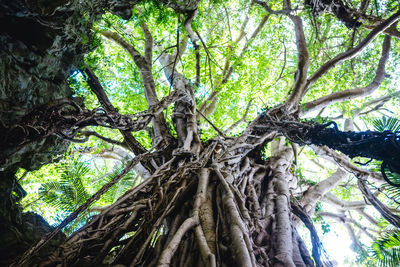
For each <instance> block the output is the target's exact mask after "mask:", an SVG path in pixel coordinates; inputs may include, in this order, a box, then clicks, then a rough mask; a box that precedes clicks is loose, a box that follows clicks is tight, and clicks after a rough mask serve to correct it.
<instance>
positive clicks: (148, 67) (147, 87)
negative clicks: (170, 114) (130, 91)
mask: <svg viewBox="0 0 400 267" xmlns="http://www.w3.org/2000/svg"><path fill="white" fill-rule="evenodd" d="M141 27H142V29H143V32H144V35H145V56H142V55H141V54H140V53H139V51H137V50H136V48H135V47H134V46H133V45H132V44H130V43H128V42H127V41H125V40H124V39H123V38H122V37H121V36H120V35H119V34H117V33H115V32H111V31H100V33H101V34H102V35H103V36H104V37H106V38H108V39H110V40H112V41H114V42H116V43H117V44H119V45H120V46H121V47H123V48H124V49H125V50H126V51H127V52H128V53H129V54H130V56H131V57H132V59H133V61H134V62H135V64H136V66H137V67H138V68H139V70H140V73H141V76H142V80H143V86H144V92H145V96H146V101H147V103H148V105H149V106H150V107H151V106H154V105H157V104H158V97H157V93H156V89H155V82H154V78H153V75H152V55H151V54H152V49H153V48H152V47H153V38H152V36H151V33H150V31H149V30H148V27H147V25H146V24H144V23H142V25H141ZM153 129H154V138H153V139H154V140H153V141H154V143H158V142H159V141H160V140H163V139H172V135H171V133H170V131H169V129H168V126H167V124H166V121H165V118H164V115H163V114H162V113H160V114H158V115H156V116H154V119H153ZM164 141H165V142H166V143H168V141H167V140H164Z"/></svg>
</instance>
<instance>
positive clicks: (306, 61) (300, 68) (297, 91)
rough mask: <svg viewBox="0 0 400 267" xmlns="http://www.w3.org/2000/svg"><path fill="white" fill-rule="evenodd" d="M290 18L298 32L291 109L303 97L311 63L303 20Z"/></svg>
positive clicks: (290, 96) (296, 105) (290, 101)
mask: <svg viewBox="0 0 400 267" xmlns="http://www.w3.org/2000/svg"><path fill="white" fill-rule="evenodd" d="M289 18H290V19H291V20H292V21H293V23H294V28H295V33H296V46H297V70H296V74H295V82H294V87H293V91H292V93H291V94H290V95H289V97H288V99H287V101H286V105H287V106H288V109H289V111H290V110H291V109H297V108H298V105H299V103H300V100H301V97H302V96H303V95H304V92H305V90H307V87H306V81H307V71H308V66H309V65H310V56H309V54H308V48H307V41H306V38H305V36H304V28H303V22H302V20H301V18H300V17H298V16H292V15H290V16H289Z"/></svg>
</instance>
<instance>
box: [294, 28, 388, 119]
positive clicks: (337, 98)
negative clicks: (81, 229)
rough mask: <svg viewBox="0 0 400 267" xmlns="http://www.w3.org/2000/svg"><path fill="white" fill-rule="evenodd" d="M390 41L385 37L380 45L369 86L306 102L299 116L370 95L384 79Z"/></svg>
mask: <svg viewBox="0 0 400 267" xmlns="http://www.w3.org/2000/svg"><path fill="white" fill-rule="evenodd" d="M390 39H391V37H390V36H387V35H386V36H385V39H384V41H383V45H382V55H381V58H380V59H379V64H378V67H377V69H376V74H375V78H374V80H373V81H372V82H371V83H370V84H368V85H367V86H365V87H360V88H354V89H350V90H345V91H340V92H336V93H332V94H330V95H327V96H324V97H321V98H318V99H316V100H314V101H311V102H308V103H306V104H304V105H303V109H302V110H303V111H302V114H301V115H304V114H306V113H308V112H310V111H313V110H316V109H321V108H324V107H327V106H329V105H332V104H334V103H338V102H343V101H347V100H351V99H354V98H358V97H362V96H367V95H370V94H372V93H373V92H374V91H375V90H376V89H377V88H378V87H379V86H380V85H381V83H382V81H383V79H384V78H385V64H386V62H387V60H388V58H389V51H390Z"/></svg>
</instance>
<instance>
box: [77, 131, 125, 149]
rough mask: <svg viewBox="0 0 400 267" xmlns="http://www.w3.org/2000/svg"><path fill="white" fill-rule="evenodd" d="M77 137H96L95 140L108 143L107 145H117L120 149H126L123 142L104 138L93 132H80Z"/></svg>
mask: <svg viewBox="0 0 400 267" xmlns="http://www.w3.org/2000/svg"><path fill="white" fill-rule="evenodd" d="M78 135H83V136H86V137H89V136H95V137H97V138H99V139H101V140H103V141H105V142H108V143H111V144H114V145H118V146H122V147H126V144H125V143H124V142H120V141H117V140H114V139H112V138H108V137H104V136H102V135H100V134H98V133H97V132H95V131H80V132H78Z"/></svg>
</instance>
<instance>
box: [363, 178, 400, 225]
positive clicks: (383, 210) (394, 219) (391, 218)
mask: <svg viewBox="0 0 400 267" xmlns="http://www.w3.org/2000/svg"><path fill="white" fill-rule="evenodd" d="M366 178H368V176H366V175H359V176H358V187H359V188H360V190H361V192H362V193H363V195H364V196H365V197H366V198H367V199H368V201H369V202H370V203H371V204H372V205H373V206H374V207H375V208H376V210H377V211H379V213H380V214H381V215H382V216H383V218H385V219H386V220H387V221H388V222H389V223H391V224H393V225H394V226H396V227H400V217H399V216H398V215H395V214H393V213H392V212H391V211H390V210H389V209H388V208H387V207H386V206H385V205H383V204H382V202H380V201H379V200H378V199H377V198H376V196H375V195H374V194H372V192H371V191H370V190H369V188H368V187H367V185H366V184H365V179H366Z"/></svg>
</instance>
